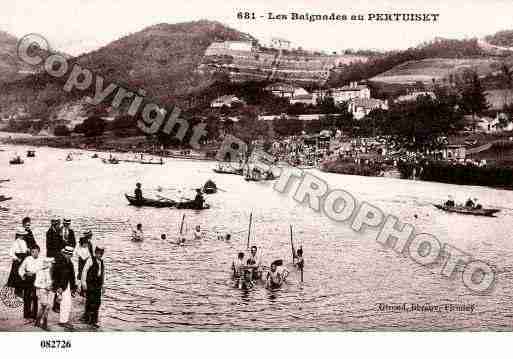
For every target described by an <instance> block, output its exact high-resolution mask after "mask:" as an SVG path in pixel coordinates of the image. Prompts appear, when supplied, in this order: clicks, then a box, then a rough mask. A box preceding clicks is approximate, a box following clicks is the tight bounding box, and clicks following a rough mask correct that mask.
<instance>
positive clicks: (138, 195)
mask: <svg viewBox="0 0 513 359" xmlns="http://www.w3.org/2000/svg"><path fill="white" fill-rule="evenodd" d="M134 195H135V200H136V201H137V202H139V203H140V202H142V200H143V193H142V189H141V184H140V183H139V182H137V183H136V184H135V191H134Z"/></svg>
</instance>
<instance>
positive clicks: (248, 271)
mask: <svg viewBox="0 0 513 359" xmlns="http://www.w3.org/2000/svg"><path fill="white" fill-rule="evenodd" d="M293 264H294V266H296V267H297V269H299V270H301V271H302V270H303V267H304V259H303V248H302V247H300V248H299V249H298V250H297V251H295V252H294V260H293ZM282 266H283V260H281V259H279V260H275V261H273V262H271V264H270V266H269V267H265V266H264V265H263V264H262V258H261V256H260V255H259V254H258V247H257V246H251V248H250V250H249V255H248V256H247V258H246V254H245V253H244V252H239V253H238V254H237V258H236V259H235V260H234V261H233V263H232V271H233V278H234V279H235V284H236V287H237V288H239V289H251V288H253V287H254V286H255V284H256V282H257V281H259V280H264V281H265V286H266V288H269V289H275V288H279V287H281V286H282V284H283V283H284V282H285V280H286V278H287V276H288V275H289V271H288V270H287V269H285V268H283V267H282ZM265 270H267V273H266V275H265V278H264V271H265Z"/></svg>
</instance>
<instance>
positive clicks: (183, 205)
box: [175, 201, 210, 211]
mask: <svg viewBox="0 0 513 359" xmlns="http://www.w3.org/2000/svg"><path fill="white" fill-rule="evenodd" d="M175 208H176V209H194V210H196V211H201V210H203V209H209V208H210V205H209V204H207V203H203V207H198V205H197V204H196V202H195V201H185V202H177V203H176V206H175Z"/></svg>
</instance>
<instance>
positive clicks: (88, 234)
mask: <svg viewBox="0 0 513 359" xmlns="http://www.w3.org/2000/svg"><path fill="white" fill-rule="evenodd" d="M92 236H93V232H91V230H89V229H88V230H87V231H84V233H82V238H91V237H92Z"/></svg>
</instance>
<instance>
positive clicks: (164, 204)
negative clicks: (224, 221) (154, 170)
mask: <svg viewBox="0 0 513 359" xmlns="http://www.w3.org/2000/svg"><path fill="white" fill-rule="evenodd" d="M125 197H126V199H127V200H128V202H129V203H130V204H131V205H132V206H136V207H154V208H176V209H194V210H203V209H209V208H210V205H208V204H206V203H204V204H203V207H202V208H198V206H197V204H196V202H195V201H192V200H191V201H184V202H176V201H173V200H171V199H165V198H162V199H152V198H143V200H142V201H138V200H137V199H136V198H135V197H134V196H130V195H128V194H125Z"/></svg>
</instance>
